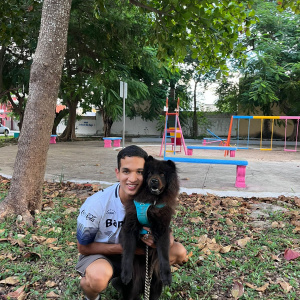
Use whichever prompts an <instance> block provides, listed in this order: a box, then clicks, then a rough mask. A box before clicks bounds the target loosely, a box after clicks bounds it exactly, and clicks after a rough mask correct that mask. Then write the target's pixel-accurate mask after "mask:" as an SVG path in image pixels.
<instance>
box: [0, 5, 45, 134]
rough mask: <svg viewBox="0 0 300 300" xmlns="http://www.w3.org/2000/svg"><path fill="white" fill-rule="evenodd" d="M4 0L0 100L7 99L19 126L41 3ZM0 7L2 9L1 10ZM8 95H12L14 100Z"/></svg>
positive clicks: (23, 107) (1, 32)
mask: <svg viewBox="0 0 300 300" xmlns="http://www.w3.org/2000/svg"><path fill="white" fill-rule="evenodd" d="M19 2H20V1H14V0H12V1H6V0H5V1H4V3H3V4H1V6H2V7H1V13H2V18H1V20H2V22H1V23H2V24H6V26H1V31H0V41H1V44H0V48H1V49H0V102H7V101H8V102H10V104H11V107H12V111H13V113H14V115H15V116H16V117H17V119H18V120H19V123H18V125H19V129H20V130H21V129H22V123H23V117H24V110H25V106H26V100H27V97H28V87H29V73H30V66H31V63H32V54H33V52H34V49H35V48H36V41H37V37H38V29H39V24H40V13H41V3H39V2H37V1H30V2H29V3H28V2H23V3H21V5H20V3H19ZM2 9H3V10H2ZM12 95H14V96H15V97H16V100H17V101H14V100H13V98H12Z"/></svg>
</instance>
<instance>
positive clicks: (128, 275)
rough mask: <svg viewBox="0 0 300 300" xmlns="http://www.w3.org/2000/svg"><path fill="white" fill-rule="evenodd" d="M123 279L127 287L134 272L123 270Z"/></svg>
mask: <svg viewBox="0 0 300 300" xmlns="http://www.w3.org/2000/svg"><path fill="white" fill-rule="evenodd" d="M121 279H122V282H123V283H124V284H125V285H127V284H128V283H129V282H130V280H131V279H132V272H128V271H126V270H123V271H122V273H121Z"/></svg>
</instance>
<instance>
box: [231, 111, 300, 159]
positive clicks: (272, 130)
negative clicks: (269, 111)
mask: <svg viewBox="0 0 300 300" xmlns="http://www.w3.org/2000/svg"><path fill="white" fill-rule="evenodd" d="M234 119H236V120H237V145H236V146H237V148H238V149H249V136H250V121H251V120H252V119H258V120H261V125H260V131H261V132H260V150H264V151H269V150H272V144H273V133H274V121H275V120H285V130H284V132H285V134H284V151H290V152H296V151H297V141H298V134H299V120H300V116H231V121H230V125H229V130H228V137H227V143H226V146H229V145H230V139H231V131H232V125H233V120H234ZM242 119H246V120H248V137H247V146H246V147H239V135H240V120H242ZM265 119H268V120H272V129H271V141H270V147H269V148H263V146H262V132H263V121H264V120H265ZM288 120H297V129H296V142H295V147H294V148H293V149H288V148H287V142H286V141H287V125H288V123H287V122H288ZM226 155H228V151H225V156H226Z"/></svg>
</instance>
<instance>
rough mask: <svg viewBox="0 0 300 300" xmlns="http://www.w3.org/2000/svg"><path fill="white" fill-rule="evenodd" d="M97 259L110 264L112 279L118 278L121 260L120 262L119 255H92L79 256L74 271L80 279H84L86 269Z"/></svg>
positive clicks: (120, 257)
mask: <svg viewBox="0 0 300 300" xmlns="http://www.w3.org/2000/svg"><path fill="white" fill-rule="evenodd" d="M97 259H105V260H107V261H108V262H109V263H110V264H111V266H112V268H113V276H112V278H114V277H118V276H120V274H121V260H122V256H121V255H120V254H119V255H108V256H104V255H101V254H94V255H82V254H80V256H79V258H78V262H77V265H76V271H77V272H78V273H79V274H80V275H81V276H82V277H84V276H85V270H86V268H87V267H88V266H89V265H90V264H91V263H93V262H94V261H95V260H97Z"/></svg>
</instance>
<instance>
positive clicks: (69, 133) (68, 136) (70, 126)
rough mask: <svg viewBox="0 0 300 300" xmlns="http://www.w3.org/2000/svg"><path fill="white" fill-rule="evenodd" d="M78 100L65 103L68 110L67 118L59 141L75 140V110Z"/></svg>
mask: <svg viewBox="0 0 300 300" xmlns="http://www.w3.org/2000/svg"><path fill="white" fill-rule="evenodd" d="M77 104H78V99H75V100H74V101H67V106H68V108H69V118H68V123H67V127H66V128H65V130H64V132H63V133H62V134H61V135H60V137H59V140H61V141H74V140H76V133H75V124H76V115H77V114H76V109H77Z"/></svg>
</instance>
